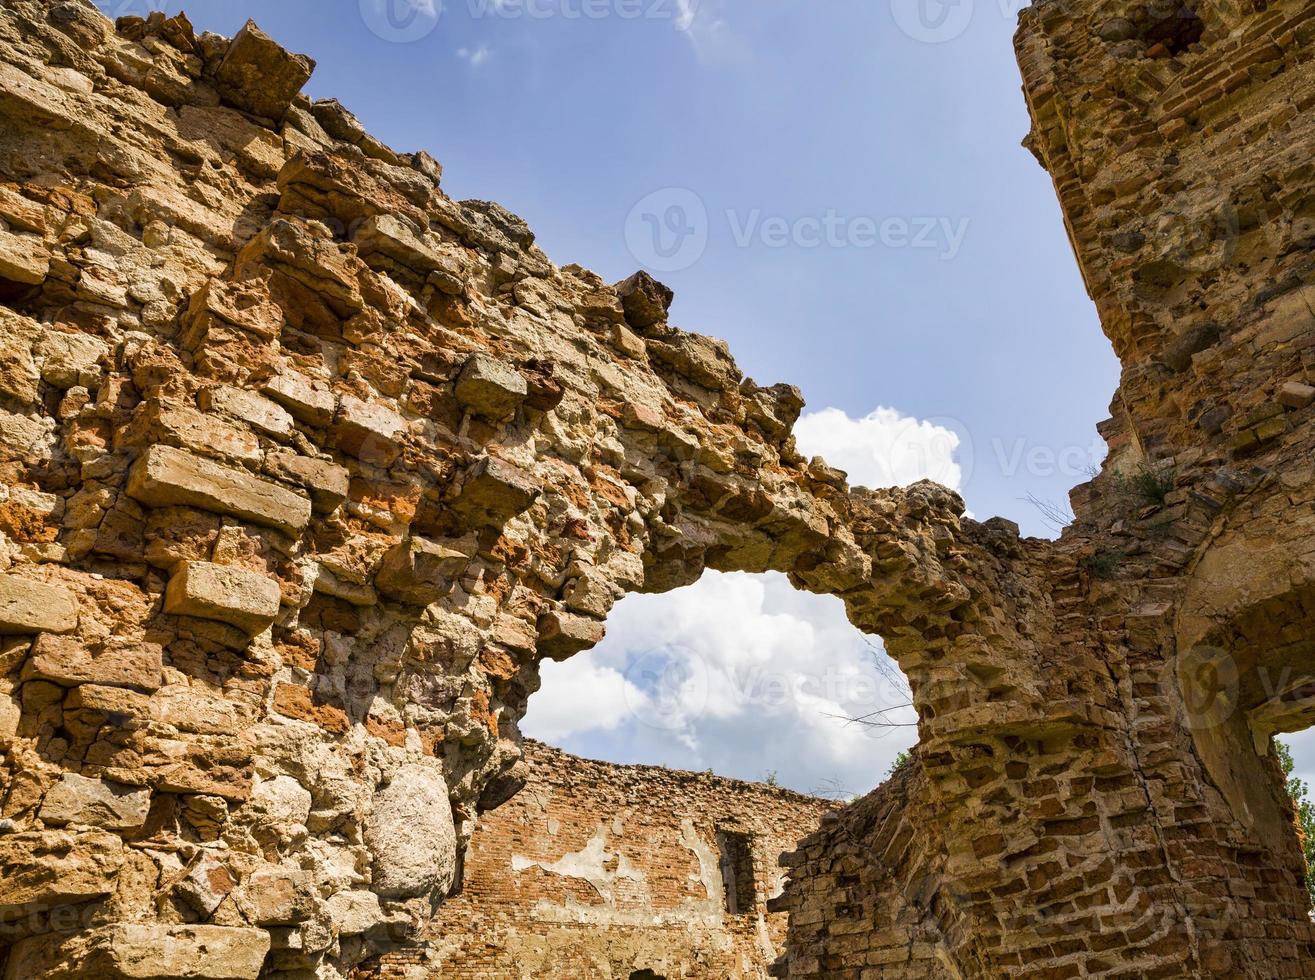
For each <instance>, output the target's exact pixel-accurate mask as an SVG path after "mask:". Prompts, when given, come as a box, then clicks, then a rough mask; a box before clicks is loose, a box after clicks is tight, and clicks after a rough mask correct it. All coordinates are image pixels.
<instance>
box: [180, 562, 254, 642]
mask: <svg viewBox="0 0 1315 980" xmlns="http://www.w3.org/2000/svg"><path fill="white" fill-rule="evenodd" d="M279 597H280V593H279V586H278V583H277V582H275V581H274V580H273V579H271V578H269V577H268V576H265V575H260V574H258V573H256V572H250V571H247V570H246V569H244V568H234V567H232V566H229V565H216V564H214V563H213V562H208V561H189V562H184V563H183V565H182V567H181V568H180V569H179V570H178V572H177V573H176V574H175V575H174V577H173V578H171V579H170V580H169V587H168V589H167V590H166V591H165V594H164V611H165V612H167V613H169V614H171V615H174V616H196V617H198V618H200V619H217V620H219V621H220V622H222V623H228V624H229V625H231V626H236V627H237V628H238V629H240V630H244V631H245V632H247V633H248V634H250V635H251V636H255V635H256V634H257V633H261V632H263V631H264V630H265V629H266V628H267V627H268V626H269V625H270V623H272V622H274V619H275V617H276V616H278V613H279Z"/></svg>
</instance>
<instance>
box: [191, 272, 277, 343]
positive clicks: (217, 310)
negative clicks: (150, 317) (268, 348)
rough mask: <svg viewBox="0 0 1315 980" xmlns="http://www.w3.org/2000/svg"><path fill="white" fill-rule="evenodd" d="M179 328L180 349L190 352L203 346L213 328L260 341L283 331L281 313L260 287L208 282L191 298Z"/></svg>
mask: <svg viewBox="0 0 1315 980" xmlns="http://www.w3.org/2000/svg"><path fill="white" fill-rule="evenodd" d="M183 325H184V328H185V331H184V334H183V338H182V343H183V346H184V347H186V348H188V349H192V350H194V349H196V348H197V347H199V346H202V345H204V343H205V342H206V338H207V337H208V336H209V335H210V333H211V331H212V330H214V329H215V328H216V327H218V328H224V327H236V328H238V329H239V330H242V331H244V332H246V333H249V334H252V335H254V336H255V337H257V338H259V339H260V340H273V339H274V338H275V337H277V336H278V335H279V334H280V332H281V331H282V330H283V311H282V310H281V309H279V307H278V306H277V305H276V304H274V303H273V302H271V301H270V298H269V294H268V293H267V292H266V291H265V290H264V289H262V288H259V287H257V286H252V285H248V284H243V283H230V282H224V281H223V280H220V279H212V280H211V281H210V282H208V283H206V284H205V285H204V286H202V287H201V288H200V289H198V290H197V291H196V293H195V294H194V295H193V296H192V299H191V301H190V302H189V303H188V304H187V312H186V314H185V315H184V317H183Z"/></svg>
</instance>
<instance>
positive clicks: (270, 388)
mask: <svg viewBox="0 0 1315 980" xmlns="http://www.w3.org/2000/svg"><path fill="white" fill-rule="evenodd" d="M264 391H265V394H267V395H269V397H270V398H272V399H274V400H275V401H276V402H278V403H279V404H280V405H282V406H283V407H284V408H286V409H287V410H288V411H289V412H291V413H292V414H293V415H294V416H295V417H296V418H298V419H300V420H301V421H302V422H305V423H306V424H307V425H311V426H314V427H315V428H317V429H319V428H323V427H324V426H326V425H328V424H329V423H330V422H332V421H333V412H334V409H335V408H336V407H337V401H336V399H335V398H334V397H333V392H331V391H329V390H328V388H325V387H322V386H321V385H317V384H316V383H315V382H313V381H311V379H310V378H307V377H304V376H303V375H300V374H294V373H292V372H285V373H283V374H277V375H275V376H274V377H272V378H270V379H269V381H267V382H265V388H264Z"/></svg>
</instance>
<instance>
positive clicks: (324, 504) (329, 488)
mask: <svg viewBox="0 0 1315 980" xmlns="http://www.w3.org/2000/svg"><path fill="white" fill-rule="evenodd" d="M265 468H266V470H267V471H268V472H269V473H271V474H273V475H274V476H277V477H279V478H280V479H283V480H287V481H288V482H289V483H297V484H300V485H301V486H303V487H305V488H306V489H307V490H308V491H310V499H311V503H312V504H313V505H314V507H315V510H317V511H319V512H320V513H322V514H327V513H330V512H331V511H333V510H336V509H337V508H338V505H339V504H341V503H342V502H343V501H344V500H346V499H347V491H348V488H349V487H350V485H351V474H350V473H348V471H347V468H346V467H345V466H339V465H338V464H337V463H331V462H329V461H328V460H327V459H313V458H311V457H310V456H293V455H291V454H289V453H271V454H270V455H269V456H268V457H267V458H266V460H265Z"/></svg>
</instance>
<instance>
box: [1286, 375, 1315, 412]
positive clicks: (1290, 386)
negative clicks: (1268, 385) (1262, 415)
mask: <svg viewBox="0 0 1315 980" xmlns="http://www.w3.org/2000/svg"><path fill="white" fill-rule="evenodd" d="M1278 401H1279V404H1280V405H1282V406H1283V407H1284V408H1293V409H1297V408H1305V407H1306V406H1307V405H1309V404H1310V403H1311V402H1315V387H1312V386H1310V385H1307V384H1302V383H1301V382H1300V381H1289V382H1288V383H1287V384H1285V385H1284V386H1283V387H1282V388H1280V389H1279V390H1278Z"/></svg>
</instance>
